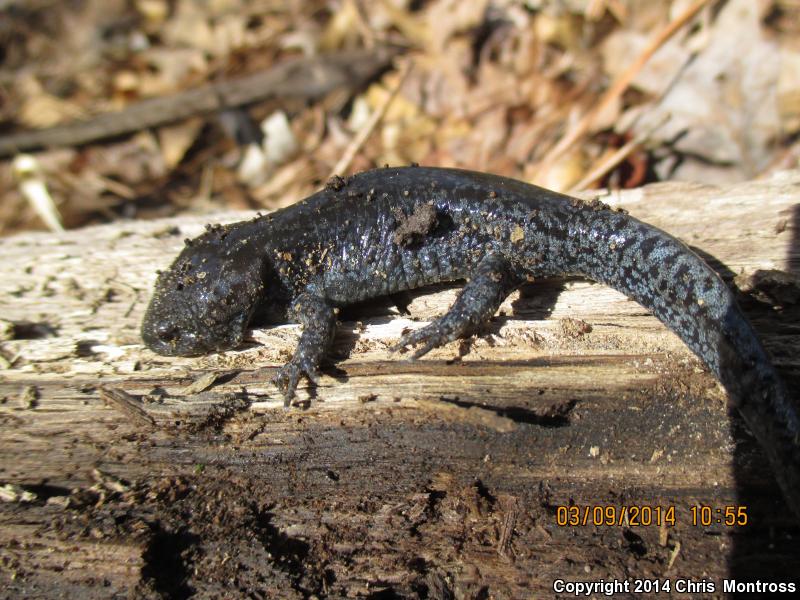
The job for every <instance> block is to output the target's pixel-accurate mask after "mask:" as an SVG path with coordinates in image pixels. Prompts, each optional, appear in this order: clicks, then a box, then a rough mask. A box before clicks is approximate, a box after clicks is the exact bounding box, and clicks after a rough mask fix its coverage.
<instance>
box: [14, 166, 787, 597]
mask: <svg viewBox="0 0 800 600" xmlns="http://www.w3.org/2000/svg"><path fill="white" fill-rule="evenodd" d="M603 200H604V201H606V202H608V203H610V204H614V205H619V206H623V207H625V208H626V209H628V210H629V211H630V212H631V213H632V214H633V215H635V216H638V217H640V218H642V219H643V220H646V221H648V222H651V223H653V224H655V225H657V226H660V227H662V228H664V229H666V230H667V231H669V232H671V233H673V234H675V235H677V236H678V237H680V238H682V239H683V240H684V241H686V242H687V243H688V244H690V245H692V246H693V247H695V248H697V249H698V250H699V251H701V252H702V253H703V254H704V256H705V257H706V258H707V259H709V260H711V261H712V264H714V265H715V267H716V268H718V269H719V270H720V271H721V272H723V273H724V274H725V275H726V276H733V275H738V274H739V273H740V272H742V271H745V272H752V271H756V270H766V269H778V270H781V271H785V272H788V273H790V274H791V273H793V274H795V275H796V274H797V273H798V271H800V248H799V243H798V239H799V238H800V234H799V233H798V232H800V172H794V173H788V174H784V175H782V176H780V177H776V178H774V179H772V180H770V181H763V182H752V183H747V184H739V185H734V186H730V187H728V188H725V189H720V188H713V187H708V186H702V185H688V184H661V185H657V186H649V187H647V188H644V189H641V190H634V191H630V192H625V193H622V194H619V195H612V196H609V197H604V198H603ZM249 216H251V215H249V214H244V213H238V214H225V215H216V216H214V217H206V218H203V219H200V218H194V217H192V218H181V219H171V220H165V221H158V222H146V223H143V222H130V223H119V224H114V225H109V226H102V227H94V228H87V229H84V230H80V231H71V232H66V233H64V234H58V235H56V234H50V233H48V234H24V235H19V236H16V237H12V238H6V239H3V240H0V255H2V260H0V270H2V277H0V308H2V313H0V318H2V319H3V327H2V328H0V330H1V331H2V336H3V341H2V347H0V357H1V359H2V361H3V365H2V371H0V397H1V398H2V404H1V405H0V484H5V485H7V486H11V487H8V488H7V493H5V494H3V495H2V496H3V498H5V501H4V502H0V564H2V566H3V568H2V570H0V585H2V586H3V587H4V588H5V589H6V594H8V595H10V596H18V597H22V596H25V597H53V596H55V595H65V596H75V597H77V596H80V597H84V598H94V597H98V598H99V597H103V598H108V597H116V596H120V597H127V596H128V594H129V593H131V591H133V593H134V594H135V595H138V596H141V597H154V598H155V597H168V598H179V597H180V598H184V597H188V596H189V595H191V594H192V593H194V592H197V593H201V594H204V595H205V596H208V597H236V596H237V595H245V590H248V591H250V592H253V595H254V596H256V597H259V596H260V597H270V598H272V597H275V598H308V597H312V596H315V595H316V596H317V597H324V596H329V597H372V598H382V597H386V598H390V597H418V596H423V597H428V598H450V597H452V598H482V597H483V598H488V597H496V598H518V597H526V598H527V597H546V596H549V595H550V594H551V593H552V587H551V586H552V581H553V580H554V579H556V578H563V579H567V580H587V579H595V580H596V579H600V578H605V579H607V580H608V579H613V578H622V579H633V578H636V577H639V578H645V577H646V578H661V579H663V578H666V577H671V578H672V579H673V582H674V580H675V579H677V578H680V577H683V578H692V579H694V580H696V581H700V580H702V579H703V578H710V579H711V580H714V581H716V582H717V585H718V586H719V587H718V591H721V585H722V584H721V581H722V578H723V577H724V576H726V575H729V574H734V575H735V576H737V577H740V578H743V577H744V575H745V574H750V575H752V576H753V578H755V577H756V576H757V577H758V578H759V579H761V580H775V581H779V580H787V579H791V578H793V577H794V575H795V573H796V572H797V568H798V566H800V561H798V554H797V551H796V549H795V546H796V543H795V542H793V541H792V540H791V538H790V537H788V533H787V532H790V531H789V529H787V528H791V527H792V526H793V522H792V519H791V517H790V515H789V514H788V512H787V509H786V508H785V507H784V505H783V504H782V501H781V500H780V497H779V494H778V491H777V489H776V487H775V484H774V482H773V481H772V479H771V477H770V475H769V471H768V468H767V466H766V463H765V461H764V459H763V457H762V455H761V454H760V451H759V450H758V449H757V448H756V446H755V444H754V442H753V440H752V439H751V438H750V437H749V435H748V434H747V432H746V430H745V429H744V427H743V426H742V425H741V424H740V423H739V421H738V420H737V419H736V418H735V417H734V418H733V420H732V417H731V416H730V415H729V414H728V412H729V411H728V408H727V406H726V399H725V395H724V393H723V392H722V391H721V389H720V388H719V386H718V385H717V384H716V383H715V381H714V380H713V378H712V377H711V376H709V375H708V374H707V373H706V372H704V370H703V369H702V367H701V365H700V363H699V362H698V361H697V360H696V359H695V358H694V357H693V356H692V355H691V353H690V352H689V351H688V350H687V349H686V348H685V346H683V344H682V343H681V342H680V341H679V340H678V338H677V337H676V336H674V335H673V334H672V333H670V332H669V331H667V330H666V329H665V328H664V327H663V326H662V325H661V324H660V323H658V322H657V321H656V320H655V319H654V318H653V317H651V316H649V315H648V314H647V313H646V312H645V311H644V310H643V309H642V308H641V307H640V306H638V305H637V304H635V303H633V302H631V301H628V300H627V299H625V298H624V297H623V296H621V295H620V294H618V293H616V292H614V291H612V290H609V289H607V288H605V287H603V286H600V285H596V284H592V283H589V282H586V281H582V280H563V281H554V282H540V283H534V284H533V285H531V286H529V287H527V288H526V289H524V290H522V291H521V292H518V293H515V294H514V295H513V296H512V297H511V298H510V299H509V300H508V301H507V302H506V303H505V304H504V305H503V307H502V308H501V311H500V313H499V315H498V316H497V317H496V318H495V319H494V321H493V322H492V323H491V325H490V327H489V328H488V329H487V331H485V332H483V333H482V335H480V336H479V337H477V338H473V339H471V340H468V341H461V342H458V343H453V344H451V345H449V346H447V347H445V348H443V349H439V350H436V351H434V352H432V353H431V354H430V355H429V356H428V357H426V358H425V359H423V360H421V361H419V362H416V363H410V362H408V361H405V360H403V356H402V355H400V356H397V355H393V354H390V353H389V351H388V347H389V346H390V345H392V344H393V343H394V342H396V340H397V339H398V337H399V336H400V334H401V332H402V330H403V329H405V328H407V327H418V326H420V325H421V323H420V321H422V322H424V321H427V320H430V319H431V318H433V317H434V316H435V315H438V314H441V313H442V312H444V310H445V309H446V307H447V306H448V305H449V303H450V302H451V301H452V300H453V298H454V295H455V290H453V289H446V290H442V291H437V292H436V293H433V294H427V295H420V296H416V297H415V298H414V299H413V301H412V302H411V304H410V306H409V311H410V315H405V316H404V315H400V314H399V313H398V311H397V309H395V308H394V307H392V306H391V305H388V304H387V305H382V304H377V303H376V304H373V305H369V306H365V307H361V308H359V309H358V310H355V311H349V313H348V314H344V315H343V316H342V319H343V322H342V324H341V328H340V330H339V334H338V335H337V338H336V343H335V347H334V351H333V355H334V358H335V361H334V362H333V363H332V364H330V365H329V366H327V367H326V368H325V369H324V376H323V377H322V381H321V384H320V386H319V387H318V388H316V389H309V388H308V387H302V389H301V390H300V399H299V401H298V403H297V405H296V406H295V407H293V408H292V409H291V410H288V411H286V410H284V409H283V405H282V399H281V398H280V397H279V394H278V392H277V390H276V389H275V388H274V387H273V386H271V385H270V384H269V383H268V381H269V378H270V377H271V376H272V375H273V374H274V372H275V369H276V368H277V366H278V365H279V364H281V363H283V362H284V361H285V360H286V359H287V358H288V357H289V356H290V353H291V351H292V349H293V348H294V345H295V343H296V340H297V337H298V335H299V328H298V326H295V325H284V326H279V327H273V328H260V329H255V330H254V331H253V332H252V339H251V340H250V341H249V343H248V345H247V346H246V347H244V348H242V349H239V350H237V351H233V352H227V353H224V354H220V355H214V356H208V357H202V358H192V359H189V358H165V357H160V356H156V355H154V354H152V353H151V352H149V351H147V350H145V349H144V348H143V346H142V344H141V340H140V338H139V334H138V327H139V323H140V320H141V317H142V312H143V310H144V308H145V306H146V303H147V301H148V299H149V294H150V289H151V286H152V283H153V281H154V278H155V271H156V269H159V268H166V267H167V266H168V265H169V263H170V262H171V261H172V259H173V258H174V256H175V254H176V253H177V252H178V251H179V249H180V248H181V247H182V245H183V239H184V238H187V237H193V236H195V235H197V234H198V233H200V231H201V230H202V226H203V224H204V223H205V222H206V221H208V220H213V221H215V222H221V221H231V220H239V219H243V218H247V217H249ZM747 310H748V312H749V314H750V315H751V317H753V319H754V321H755V323H756V326H757V328H758V329H759V330H760V331H761V333H762V335H763V339H764V341H765V343H766V345H767V347H768V348H769V350H770V351H771V352H772V354H773V356H774V357H775V361H776V364H778V366H779V367H780V369H781V370H782V372H783V373H784V375H785V376H786V377H787V379H788V381H789V382H790V383H791V382H794V381H796V378H798V373H800V339H798V337H799V336H798V333H800V328H798V322H799V321H798V319H797V317H796V311H794V309H793V307H791V306H784V307H781V308H776V307H774V306H768V305H764V304H758V303H756V302H754V301H753V302H748V304H747ZM23 493H27V495H24V494H23ZM23 497H24V499H23ZM569 504H576V505H578V506H582V507H583V506H589V507H594V506H606V505H612V506H622V505H646V506H661V507H668V506H675V507H676V521H677V523H676V524H675V526H670V527H658V526H656V525H652V526H649V527H636V526H633V525H631V524H630V523H628V522H627V521H623V522H622V523H621V524H617V525H610V526H592V525H585V526H574V527H561V526H558V525H557V523H556V515H557V507H558V506H566V505H569ZM697 504H709V505H711V506H713V507H715V508H724V507H725V506H726V505H739V504H746V505H747V506H748V517H749V519H750V524H749V525H747V526H746V527H741V528H730V527H726V526H724V525H722V524H719V523H715V524H712V525H711V526H707V527H702V526H700V525H697V526H693V525H692V523H691V518H690V507H691V506H694V505H697ZM381 594H383V595H381ZM631 596H634V594H631Z"/></svg>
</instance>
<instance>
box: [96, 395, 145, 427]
mask: <svg viewBox="0 0 800 600" xmlns="http://www.w3.org/2000/svg"><path fill="white" fill-rule="evenodd" d="M100 397H101V398H102V399H103V400H104V401H105V402H106V404H111V405H113V406H115V407H117V408H118V409H119V410H120V411H121V412H123V413H124V414H126V415H128V416H129V417H130V418H131V419H133V420H134V421H135V422H136V423H138V424H140V425H145V426H150V427H153V426H155V424H156V421H155V419H153V417H151V416H150V415H149V414H147V411H146V410H145V409H144V407H143V406H142V401H141V400H139V399H138V398H136V397H135V396H131V395H130V394H129V393H128V392H126V391H124V390H121V389H119V388H100Z"/></svg>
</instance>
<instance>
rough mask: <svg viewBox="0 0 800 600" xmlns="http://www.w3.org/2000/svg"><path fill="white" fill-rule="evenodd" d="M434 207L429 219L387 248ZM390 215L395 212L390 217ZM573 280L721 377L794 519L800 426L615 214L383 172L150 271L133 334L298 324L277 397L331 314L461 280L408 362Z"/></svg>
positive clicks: (202, 345)
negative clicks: (606, 292)
mask: <svg viewBox="0 0 800 600" xmlns="http://www.w3.org/2000/svg"><path fill="white" fill-rule="evenodd" d="M426 204H433V205H434V206H435V213H436V220H435V223H428V224H427V225H426V224H425V223H423V224H422V225H419V232H418V235H417V236H416V237H414V236H411V237H409V238H403V239H398V237H397V235H396V234H397V231H398V227H399V226H400V222H401V221H403V220H405V219H406V218H407V217H408V216H410V215H414V214H415V213H417V211H418V210H419V207H420V206H423V205H426ZM398 209H399V211H401V212H398ZM562 274H579V275H583V276H586V277H588V278H590V279H593V280H595V281H598V282H601V283H604V284H606V285H608V286H610V287H612V288H614V289H617V290H619V291H620V292H622V293H624V294H626V295H627V296H629V297H631V298H633V299H634V300H636V301H637V302H638V303H639V304H641V305H642V306H644V307H645V308H647V309H649V310H650V311H652V312H653V314H655V315H656V317H658V318H659V319H660V320H661V321H662V322H663V323H665V324H666V325H667V326H668V327H669V328H670V329H671V330H672V331H674V332H675V333H676V334H678V335H679V336H680V338H681V339H682V340H683V341H684V342H685V343H686V344H687V345H688V346H689V348H691V349H692V350H693V351H694V352H695V353H696V354H697V355H698V356H699V357H700V358H701V359H702V360H703V362H704V363H705V364H706V365H707V366H708V368H709V369H711V371H712V372H713V373H714V374H715V375H716V376H717V377H718V378H719V380H720V381H721V382H722V384H723V385H724V386H725V388H726V389H727V390H728V392H729V393H730V394H731V397H732V398H733V399H734V401H735V402H736V403H737V406H738V409H739V411H740V412H741V414H742V415H743V416H744V418H745V420H746V422H747V424H748V426H749V427H750V429H751V430H752V432H753V433H754V434H755V436H756V437H757V438H758V440H759V441H760V442H761V444H762V445H763V447H764V449H765V451H766V453H767V455H768V457H769V460H770V462H771V464H772V466H773V468H774V470H775V474H776V478H777V480H778V482H779V483H780V485H781V487H782V488H783V491H784V493H785V495H786V497H787V500H788V501H789V504H790V505H791V507H792V508H793V510H794V512H795V513H796V514H798V515H800V442H799V441H798V440H799V438H800V419H798V414H797V412H796V410H795V407H794V405H793V404H792V402H791V401H790V399H789V398H788V396H787V393H786V390H785V388H784V386H783V385H782V383H781V381H780V379H779V377H778V375H777V374H776V372H775V369H774V368H773V367H772V365H771V363H770V361H769V358H768V356H767V355H766V353H765V351H764V349H763V347H762V346H761V344H760V342H759V341H758V338H757V337H756V335H755V333H754V331H753V329H752V327H751V325H750V324H749V323H748V321H747V319H746V318H745V317H744V315H743V314H742V313H741V311H740V310H739V308H738V307H737V306H736V303H735V301H734V298H733V296H732V294H731V292H730V291H729V290H728V288H727V287H726V285H725V284H724V282H723V281H722V280H721V279H720V278H719V277H718V276H717V275H716V273H714V271H712V270H711V269H710V268H709V267H708V265H706V263H705V262H704V261H703V260H702V259H700V258H699V257H698V256H697V255H696V254H694V253H693V252H692V251H691V250H689V249H688V248H687V247H686V246H685V245H684V244H683V243H682V242H680V241H678V240H677V239H675V238H673V237H672V236H670V235H669V234H667V233H665V232H663V231H661V230H659V229H656V228H655V227H651V226H650V225H647V224H645V223H642V222H640V221H638V220H636V219H634V218H633V217H630V216H628V215H627V214H625V213H622V212H615V211H613V210H610V209H609V208H607V207H605V206H604V205H602V204H600V203H597V202H594V203H585V202H581V201H578V200H575V199H573V198H570V197H568V196H564V195H561V194H557V193H555V192H551V191H548V190H545V189H542V188H538V187H535V186H531V185H528V184H525V183H522V182H519V181H514V180H511V179H506V178H502V177H497V176H494V175H489V174H484V173H475V172H471V171H463V170H456V169H439V168H423V167H405V168H391V169H390V168H384V169H377V170H373V171H367V172H365V173H361V174H358V175H355V176H353V177H350V178H348V179H347V180H337V181H332V182H331V183H329V185H328V186H327V187H326V189H324V190H322V191H320V192H318V193H317V194H314V195H313V196H311V197H310V198H308V199H307V200H305V201H304V202H301V203H299V204H296V205H294V206H290V207H288V208H286V209H283V210H280V211H277V212H275V213H273V214H271V215H267V216H264V217H259V218H257V219H254V220H253V221H248V222H242V223H236V224H233V225H227V226H221V227H220V226H217V227H214V228H211V229H210V230H209V231H207V232H206V233H205V234H203V235H202V236H200V237H199V238H197V239H196V240H194V241H192V242H187V247H186V248H185V249H184V250H183V251H182V252H181V254H180V255H179V256H178V258H177V259H176V260H175V262H174V263H173V265H172V267H171V268H170V270H169V271H166V272H164V273H162V274H160V276H159V278H158V281H157V283H156V290H155V294H154V297H153V299H152V301H151V304H150V306H149V308H148V310H147V314H146V316H145V319H144V322H143V325H142V336H143V338H144V340H145V342H146V343H147V345H148V346H149V347H150V348H151V349H153V350H154V351H155V352H158V353H160V354H168V355H197V354H204V353H208V352H214V351H218V350H224V349H228V348H233V347H235V346H237V345H238V344H239V343H240V342H241V340H242V338H243V336H244V333H245V331H246V328H247V326H248V323H250V321H251V320H253V319H254V318H259V319H267V320H271V321H276V322H285V321H287V320H294V321H299V322H301V323H302V324H303V334H302V336H301V339H300V342H299V344H298V348H297V351H296V353H295V355H294V357H293V358H292V360H291V361H290V362H289V363H287V364H286V365H285V366H284V367H283V368H282V369H281V370H280V372H279V373H278V375H277V376H276V379H275V381H276V383H277V384H278V385H279V387H280V388H281V389H282V390H283V391H284V394H285V396H286V398H287V401H288V399H290V398H291V397H292V395H293V394H294V391H295V388H296V386H297V383H298V380H299V379H300V377H302V376H308V377H310V378H311V379H314V380H316V373H317V368H318V365H319V363H320V360H321V359H322V358H323V356H324V354H325V352H326V350H327V348H328V346H329V344H330V342H331V340H332V338H333V334H334V329H335V319H336V308H337V307H340V306H344V305H347V304H352V303H354V302H358V301H361V300H365V299H368V298H373V297H377V296H383V295H387V294H392V293H396V292H400V291H404V290H409V289H414V288H417V287H420V286H424V285H428V284H432V283H438V282H442V281H452V280H457V279H463V278H467V279H468V283H467V284H466V286H465V287H464V290H463V291H462V292H461V294H460V296H459V298H458V300H457V301H456V303H455V304H454V306H453V307H452V308H451V310H450V311H449V312H448V313H447V314H446V315H444V316H443V317H442V318H440V319H439V320H437V321H435V322H434V323H432V324H431V325H429V326H427V327H425V328H423V329H422V330H417V331H414V332H411V333H409V334H408V335H406V336H405V337H404V338H403V339H402V340H401V341H400V344H398V347H400V346H406V345H412V346H421V348H420V349H419V350H418V351H417V352H416V353H415V355H414V356H415V357H417V356H421V355H422V354H424V353H425V352H427V351H428V350H430V349H431V348H434V347H436V346H439V345H442V344H444V343H446V342H448V341H451V340H453V339H456V338H457V337H460V336H462V335H465V334H467V333H468V332H469V331H470V330H471V329H472V328H474V327H475V326H477V325H479V324H480V323H481V322H483V321H485V320H486V319H488V318H489V317H491V316H492V314H494V312H495V311H496V309H497V307H498V306H499V305H500V303H501V302H502V300H503V299H504V298H505V297H506V296H507V295H508V294H509V293H510V292H511V291H513V289H515V288H516V287H517V286H519V285H520V284H521V283H522V282H524V281H525V280H526V279H529V278H532V277H544V276H553V275H562Z"/></svg>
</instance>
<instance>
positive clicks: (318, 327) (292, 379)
mask: <svg viewBox="0 0 800 600" xmlns="http://www.w3.org/2000/svg"><path fill="white" fill-rule="evenodd" d="M291 310H292V312H293V313H294V316H295V317H296V318H297V320H298V321H299V322H300V324H301V325H302V326H303V333H302V334H301V335H300V341H299V342H298V343H297V349H296V350H295V352H294V356H292V359H291V360H290V361H289V362H287V363H286V364H285V365H283V366H282V367H281V368H280V370H278V373H277V374H276V375H275V377H273V378H272V383H274V384H275V385H276V386H278V389H279V390H281V391H282V392H283V398H284V406H289V403H290V402H291V400H292V398H293V397H294V392H295V390H296V389H297V384H298V383H299V381H300V377H303V376H305V377H307V378H308V379H310V380H311V381H312V382H314V383H319V374H318V372H317V369H318V368H319V363H320V361H321V360H322V357H323V356H325V353H326V352H327V351H328V348H329V347H330V345H331V341H333V334H334V332H335V330H336V313H335V311H334V308H333V306H331V305H330V304H329V303H328V302H327V301H326V300H325V299H324V298H321V297H319V296H315V295H314V294H311V293H308V292H306V293H304V294H301V295H300V296H298V298H297V299H296V300H295V301H294V303H293V304H292V309H291Z"/></svg>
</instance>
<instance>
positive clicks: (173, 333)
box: [156, 324, 179, 343]
mask: <svg viewBox="0 0 800 600" xmlns="http://www.w3.org/2000/svg"><path fill="white" fill-rule="evenodd" d="M156 335H157V336H158V339H160V340H161V341H162V342H167V343H169V342H174V341H175V340H177V339H178V337H179V332H178V328H177V327H175V326H174V325H168V324H164V325H159V326H158V329H156Z"/></svg>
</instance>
